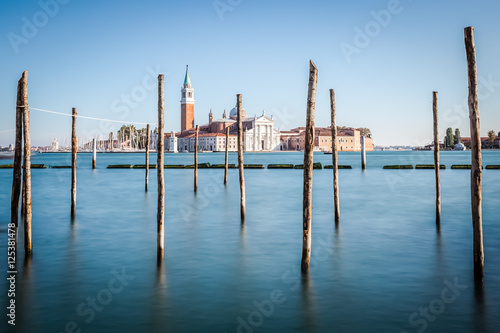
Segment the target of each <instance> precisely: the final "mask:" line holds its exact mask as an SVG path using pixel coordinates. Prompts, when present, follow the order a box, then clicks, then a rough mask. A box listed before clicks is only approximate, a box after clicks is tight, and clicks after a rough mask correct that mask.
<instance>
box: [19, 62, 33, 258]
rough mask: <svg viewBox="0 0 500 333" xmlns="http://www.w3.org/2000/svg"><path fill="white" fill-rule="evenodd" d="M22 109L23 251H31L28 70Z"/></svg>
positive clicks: (23, 77) (23, 85)
mask: <svg viewBox="0 0 500 333" xmlns="http://www.w3.org/2000/svg"><path fill="white" fill-rule="evenodd" d="M21 80H22V89H21V90H22V98H23V100H22V104H20V105H22V106H23V107H22V110H23V136H24V163H23V164H24V166H23V168H24V169H23V170H24V171H23V184H24V193H23V197H24V252H25V253H26V254H27V255H31V254H32V253H33V243H32V239H31V138H30V112H29V110H28V71H24V73H23V76H22V79H21Z"/></svg>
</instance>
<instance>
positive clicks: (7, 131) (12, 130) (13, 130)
mask: <svg viewBox="0 0 500 333" xmlns="http://www.w3.org/2000/svg"><path fill="white" fill-rule="evenodd" d="M15 130H16V129H15V128H14V129H11V130H6V131H0V133H9V132H15Z"/></svg>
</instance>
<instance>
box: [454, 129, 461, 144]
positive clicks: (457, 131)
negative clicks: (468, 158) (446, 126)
mask: <svg viewBox="0 0 500 333" xmlns="http://www.w3.org/2000/svg"><path fill="white" fill-rule="evenodd" d="M454 142H455V144H458V143H460V130H459V129H458V128H455V138H454Z"/></svg>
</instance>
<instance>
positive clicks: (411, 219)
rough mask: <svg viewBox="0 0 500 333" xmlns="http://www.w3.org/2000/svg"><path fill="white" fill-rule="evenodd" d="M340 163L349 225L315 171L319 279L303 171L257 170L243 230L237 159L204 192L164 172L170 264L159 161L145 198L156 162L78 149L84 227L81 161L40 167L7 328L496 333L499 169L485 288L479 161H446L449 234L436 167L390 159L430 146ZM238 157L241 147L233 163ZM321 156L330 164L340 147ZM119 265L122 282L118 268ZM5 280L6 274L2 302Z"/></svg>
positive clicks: (4, 215)
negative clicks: (304, 253)
mask: <svg viewBox="0 0 500 333" xmlns="http://www.w3.org/2000/svg"><path fill="white" fill-rule="evenodd" d="M339 158H340V164H350V165H353V167H354V169H353V170H340V171H339V174H340V196H341V198H340V205H341V224H340V228H339V229H338V230H336V229H335V227H334V223H333V208H332V207H333V206H332V196H333V194H332V192H333V190H332V171H331V170H315V171H314V192H313V206H314V210H313V221H312V241H313V243H312V246H313V252H312V267H311V272H310V273H309V275H308V276H307V277H301V274H300V258H301V247H302V241H301V236H302V227H301V223H302V171H301V170H268V169H264V170H246V171H245V179H246V200H247V220H246V224H245V226H244V227H242V226H241V225H240V219H239V185H238V170H237V169H234V170H230V172H229V180H228V185H227V187H224V186H223V184H222V180H223V173H224V171H223V170H200V171H199V190H198V194H197V195H194V193H193V190H192V188H193V171H192V170H166V171H165V174H166V224H165V260H164V264H163V266H162V267H161V268H157V265H156V170H151V176H150V192H149V193H144V170H107V169H106V168H105V167H106V166H107V165H108V164H120V163H130V164H143V163H144V156H143V155H142V154H98V169H97V170H92V169H91V168H90V167H91V155H90V154H79V156H78V193H77V196H78V199H77V216H76V220H75V221H74V223H72V222H71V220H70V216H69V214H70V207H69V204H70V198H69V193H70V173H71V171H70V170H68V169H46V170H36V169H34V170H32V186H33V193H32V202H33V247H34V256H33V258H32V260H31V261H25V260H24V253H23V252H24V251H23V242H22V232H23V231H22V228H20V230H19V234H20V235H21V237H19V239H20V241H19V244H18V262H19V266H18V274H17V286H16V289H17V293H16V302H17V303H16V304H17V320H16V323H17V325H16V327H15V328H16V329H15V330H13V329H12V328H10V327H7V324H6V321H7V318H6V316H5V315H4V316H3V319H2V321H1V324H0V331H1V332H4V331H8V332H11V331H12V332H58V333H59V332H73V331H74V332H78V329H81V332H281V331H282V332H397V333H400V332H418V331H419V329H420V331H421V332H424V331H425V332H498V331H500V316H499V314H500V224H499V216H500V205H499V198H500V187H499V185H500V171H499V170H484V173H483V217H484V221H483V228H484V247H485V287H484V290H483V291H482V292H481V290H479V289H475V287H474V283H473V274H472V223H471V217H470V190H469V186H470V185H469V178H470V171H468V170H450V169H449V167H450V166H451V164H468V163H470V154H469V152H443V153H442V154H441V163H442V164H446V166H447V167H448V169H447V170H442V172H441V180H442V198H443V199H442V201H443V206H442V227H441V233H440V234H438V233H437V232H436V227H435V220H434V217H435V212H434V171H433V170H383V169H382V166H383V165H386V164H413V165H415V164H425V163H429V164H432V163H433V157H432V152H370V153H368V169H367V170H366V171H365V172H362V171H361V169H360V165H359V164H360V163H359V153H341V154H340V155H339ZM192 159H193V155H192V154H175V155H166V162H165V163H166V164H192ZM236 159H237V156H236V154H231V156H230V163H235V164H236V163H237V162H236ZM314 159H315V162H322V163H323V164H324V165H325V164H331V155H323V154H315V155H314ZM199 161H200V163H203V162H210V163H223V161H224V155H223V154H215V153H211V154H200V156H199ZM302 161H303V155H302V154H300V153H267V154H246V155H245V163H262V164H268V163H294V164H301V163H302ZM32 162H33V163H45V164H47V165H69V164H70V155H69V154H39V155H35V156H34V157H33V160H32ZM151 162H152V163H155V162H156V155H154V154H152V156H151ZM483 162H484V165H488V164H500V152H498V151H496V152H483ZM0 163H11V161H0ZM11 182H12V170H0V188H1V189H2V190H1V191H0V216H1V220H2V223H1V229H0V237H1V239H2V241H1V242H0V253H3V255H2V256H1V257H0V258H1V265H0V267H1V268H2V270H3V271H6V270H7V269H6V261H7V258H6V257H7V256H6V252H7V251H6V250H7V249H6V248H7V246H6V241H5V240H6V239H7V234H6V224H7V223H8V221H9V216H10V191H11ZM113 271H114V272H115V273H113ZM122 273H125V278H123V277H122V282H120V280H119V279H116V276H117V275H118V276H121V275H122ZM4 274H5V273H4ZM453 284H456V285H457V286H455V289H453V290H452V289H450V287H449V285H453ZM7 289H8V288H7V281H6V280H5V279H2V281H1V282H0V290H1V292H2V294H3V295H4V296H2V298H1V300H2V301H1V306H2V307H3V308H4V309H5V307H6V306H7V297H6V291H7ZM94 299H95V300H94ZM443 300H445V301H446V302H444V301H443ZM93 302H95V303H93ZM92 304H93V305H92ZM4 311H5V310H4ZM420 311H423V312H420ZM426 311H427V312H426Z"/></svg>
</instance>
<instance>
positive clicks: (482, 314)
mask: <svg viewBox="0 0 500 333" xmlns="http://www.w3.org/2000/svg"><path fill="white" fill-rule="evenodd" d="M474 303H475V304H474V307H473V308H474V331H475V332H495V330H492V329H491V328H490V327H489V325H488V316H487V304H486V296H485V292H484V281H483V280H478V279H476V280H474Z"/></svg>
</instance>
